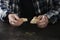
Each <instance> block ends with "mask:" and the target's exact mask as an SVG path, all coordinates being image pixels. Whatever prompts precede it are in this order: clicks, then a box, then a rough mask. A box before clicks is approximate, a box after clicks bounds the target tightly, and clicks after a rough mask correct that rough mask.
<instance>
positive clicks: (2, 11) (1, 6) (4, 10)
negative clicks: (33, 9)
mask: <svg viewBox="0 0 60 40" xmlns="http://www.w3.org/2000/svg"><path fill="white" fill-rule="evenodd" d="M8 4H9V1H8V0H7V1H4V0H0V20H1V21H3V22H5V19H6V17H7V15H8V14H9V13H10V10H9V8H8V6H9V5H8Z"/></svg>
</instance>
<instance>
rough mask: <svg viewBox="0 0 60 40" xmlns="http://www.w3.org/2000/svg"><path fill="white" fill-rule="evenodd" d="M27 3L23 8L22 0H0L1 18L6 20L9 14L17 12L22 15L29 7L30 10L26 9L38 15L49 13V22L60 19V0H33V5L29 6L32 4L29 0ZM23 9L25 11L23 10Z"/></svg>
mask: <svg viewBox="0 0 60 40" xmlns="http://www.w3.org/2000/svg"><path fill="white" fill-rule="evenodd" d="M25 1H27V0H25ZM27 3H28V4H26V5H27V6H28V7H27V6H25V8H22V6H23V7H24V4H23V2H22V0H0V19H1V20H2V21H3V22H4V21H6V20H5V19H6V17H7V15H8V14H10V13H16V14H18V15H21V14H22V13H24V12H25V11H26V8H27V10H29V11H28V12H27V11H26V12H27V13H29V12H31V13H34V14H36V15H47V17H48V18H49V22H51V23H53V24H54V23H55V22H57V21H58V20H60V0H31V3H32V6H33V7H29V5H30V4H29V2H28V1H27ZM30 8H31V10H32V11H33V12H32V11H31V10H30ZM23 10H25V11H24V12H23ZM29 14H30V13H29ZM27 15H28V14H27ZM31 15H33V14H31ZM30 17H31V16H30Z"/></svg>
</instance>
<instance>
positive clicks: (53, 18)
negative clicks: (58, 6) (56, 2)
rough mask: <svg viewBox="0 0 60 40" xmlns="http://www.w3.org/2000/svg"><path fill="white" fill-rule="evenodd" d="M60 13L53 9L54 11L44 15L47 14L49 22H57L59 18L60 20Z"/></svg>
mask: <svg viewBox="0 0 60 40" xmlns="http://www.w3.org/2000/svg"><path fill="white" fill-rule="evenodd" d="M58 14H59V12H58V11H55V10H52V11H49V12H47V13H46V14H44V15H46V16H47V17H48V19H49V23H52V24H54V23H56V22H57V20H58V17H57V15H58Z"/></svg>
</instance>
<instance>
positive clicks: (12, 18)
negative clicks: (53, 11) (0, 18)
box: [8, 14, 27, 26]
mask: <svg viewBox="0 0 60 40" xmlns="http://www.w3.org/2000/svg"><path fill="white" fill-rule="evenodd" d="M8 19H9V23H10V24H11V25H12V26H20V25H22V24H23V22H24V21H27V19H26V18H19V17H18V16H17V15H16V14H9V15H8ZM23 19H24V20H23Z"/></svg>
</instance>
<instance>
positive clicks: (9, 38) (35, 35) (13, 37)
mask: <svg viewBox="0 0 60 40" xmlns="http://www.w3.org/2000/svg"><path fill="white" fill-rule="evenodd" d="M53 29H54V28H53ZM56 35H58V36H56ZM59 37H60V35H59V33H58V32H57V34H54V31H52V29H48V28H46V29H39V28H35V29H33V28H32V29H31V28H30V29H29V27H28V28H24V27H21V28H20V27H18V28H13V27H12V26H10V25H8V24H6V23H2V22H0V40H60V39H59Z"/></svg>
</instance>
